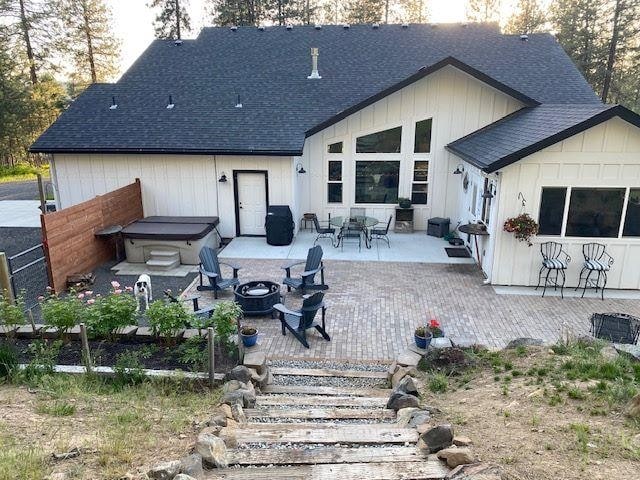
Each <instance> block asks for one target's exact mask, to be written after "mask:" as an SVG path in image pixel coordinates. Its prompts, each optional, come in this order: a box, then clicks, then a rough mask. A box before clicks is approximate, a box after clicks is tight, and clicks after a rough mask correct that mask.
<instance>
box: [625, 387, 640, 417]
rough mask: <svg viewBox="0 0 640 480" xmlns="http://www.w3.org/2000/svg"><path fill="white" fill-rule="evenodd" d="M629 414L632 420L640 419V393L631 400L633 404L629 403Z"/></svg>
mask: <svg viewBox="0 0 640 480" xmlns="http://www.w3.org/2000/svg"><path fill="white" fill-rule="evenodd" d="M627 414H628V415H629V416H630V417H631V418H640V393H638V394H636V396H635V397H633V398H632V399H631V402H629V409H628V410H627Z"/></svg>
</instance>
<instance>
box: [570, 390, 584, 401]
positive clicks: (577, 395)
mask: <svg viewBox="0 0 640 480" xmlns="http://www.w3.org/2000/svg"><path fill="white" fill-rule="evenodd" d="M567 397H569V398H572V399H574V400H584V399H585V398H586V395H585V393H584V392H583V391H582V390H580V389H579V388H578V387H570V388H569V390H567Z"/></svg>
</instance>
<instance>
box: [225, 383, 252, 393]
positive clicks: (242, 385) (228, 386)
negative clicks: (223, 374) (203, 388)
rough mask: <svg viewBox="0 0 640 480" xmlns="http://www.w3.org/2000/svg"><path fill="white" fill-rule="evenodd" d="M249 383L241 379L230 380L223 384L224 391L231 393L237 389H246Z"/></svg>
mask: <svg viewBox="0 0 640 480" xmlns="http://www.w3.org/2000/svg"><path fill="white" fill-rule="evenodd" d="M247 388H248V385H247V384H246V383H245V382H241V381H239V380H229V381H228V382H226V383H225V384H224V385H222V393H231V392H235V391H236V390H246V389H247Z"/></svg>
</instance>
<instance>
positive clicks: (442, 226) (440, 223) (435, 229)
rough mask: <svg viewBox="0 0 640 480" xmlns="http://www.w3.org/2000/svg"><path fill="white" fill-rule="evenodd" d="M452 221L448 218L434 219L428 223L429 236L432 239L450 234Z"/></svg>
mask: <svg viewBox="0 0 640 480" xmlns="http://www.w3.org/2000/svg"><path fill="white" fill-rule="evenodd" d="M450 222H451V220H449V219H448V218H441V217H433V218H430V219H429V220H428V221H427V235H431V236H432V237H438V238H442V237H444V236H445V235H447V234H448V233H449V223H450Z"/></svg>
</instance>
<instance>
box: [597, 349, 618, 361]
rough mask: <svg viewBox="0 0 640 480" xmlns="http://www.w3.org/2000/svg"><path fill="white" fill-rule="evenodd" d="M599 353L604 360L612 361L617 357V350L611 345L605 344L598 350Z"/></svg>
mask: <svg viewBox="0 0 640 480" xmlns="http://www.w3.org/2000/svg"><path fill="white" fill-rule="evenodd" d="M600 355H601V356H602V358H604V359H605V360H608V361H613V360H615V359H616V358H618V356H619V353H618V351H617V350H616V349H615V348H614V346H613V345H606V346H605V347H603V348H602V350H600Z"/></svg>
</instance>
